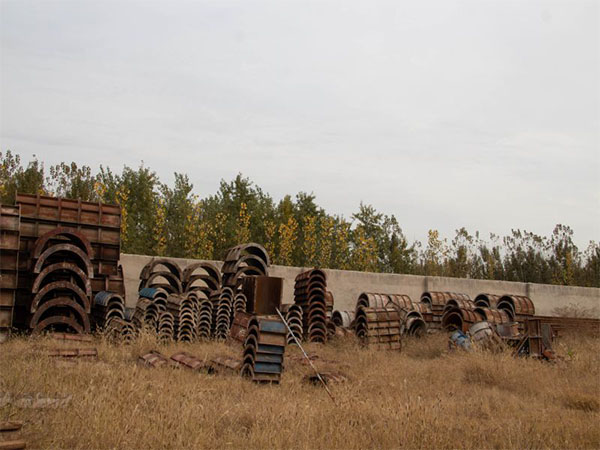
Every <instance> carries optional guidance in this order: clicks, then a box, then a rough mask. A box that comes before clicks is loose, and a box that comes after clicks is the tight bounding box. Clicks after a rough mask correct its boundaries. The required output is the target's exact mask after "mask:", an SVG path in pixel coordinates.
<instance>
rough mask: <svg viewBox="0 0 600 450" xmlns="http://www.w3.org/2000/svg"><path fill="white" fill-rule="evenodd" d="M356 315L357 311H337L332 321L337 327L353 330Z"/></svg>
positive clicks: (332, 316) (334, 312)
mask: <svg viewBox="0 0 600 450" xmlns="http://www.w3.org/2000/svg"><path fill="white" fill-rule="evenodd" d="M355 315H356V311H340V310H337V309H336V310H335V311H333V314H332V315H331V321H332V322H333V323H334V324H335V326H336V327H342V328H353V323H354V316H355Z"/></svg>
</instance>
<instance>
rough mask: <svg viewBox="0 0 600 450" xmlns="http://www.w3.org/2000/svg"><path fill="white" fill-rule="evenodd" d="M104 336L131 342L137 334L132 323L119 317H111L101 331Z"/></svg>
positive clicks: (112, 339) (115, 340)
mask: <svg viewBox="0 0 600 450" xmlns="http://www.w3.org/2000/svg"><path fill="white" fill-rule="evenodd" d="M103 334H104V336H105V337H106V338H107V339H108V340H110V341H114V342H124V343H129V342H131V341H132V340H133V339H134V338H135V337H136V335H137V330H136V328H135V326H134V325H133V323H132V322H131V321H129V320H126V319H121V318H120V317H111V318H110V319H109V320H108V322H106V325H105V326H104V331H103Z"/></svg>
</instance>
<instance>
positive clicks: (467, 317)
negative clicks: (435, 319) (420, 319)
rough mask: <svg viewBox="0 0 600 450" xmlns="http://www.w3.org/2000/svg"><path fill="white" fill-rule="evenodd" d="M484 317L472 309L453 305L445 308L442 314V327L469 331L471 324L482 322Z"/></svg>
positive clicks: (449, 329) (450, 329) (464, 331)
mask: <svg viewBox="0 0 600 450" xmlns="http://www.w3.org/2000/svg"><path fill="white" fill-rule="evenodd" d="M482 320H483V317H481V316H480V315H479V314H478V313H476V312H475V311H473V310H472V309H466V308H460V307H457V306H451V307H449V308H447V309H445V310H444V314H443V316H442V329H443V330H446V331H454V330H459V331H462V332H463V333H466V332H467V331H469V328H470V327H471V325H473V324H474V323H477V322H481V321H482Z"/></svg>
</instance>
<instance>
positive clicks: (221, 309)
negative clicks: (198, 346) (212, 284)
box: [210, 286, 235, 339]
mask: <svg viewBox="0 0 600 450" xmlns="http://www.w3.org/2000/svg"><path fill="white" fill-rule="evenodd" d="M234 297H235V294H234V292H233V289H232V288H230V287H227V286H225V287H223V288H221V289H219V290H218V291H214V292H213V293H212V294H211V298H210V301H211V303H212V333H211V335H212V337H213V338H215V339H226V338H227V336H228V335H229V329H230V328H231V324H232V320H231V317H232V315H233V314H234V309H233V301H234Z"/></svg>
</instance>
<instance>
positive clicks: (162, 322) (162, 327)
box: [157, 311, 175, 343]
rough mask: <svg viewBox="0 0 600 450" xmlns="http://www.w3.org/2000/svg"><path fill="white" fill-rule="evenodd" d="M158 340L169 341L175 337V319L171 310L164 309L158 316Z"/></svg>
mask: <svg viewBox="0 0 600 450" xmlns="http://www.w3.org/2000/svg"><path fill="white" fill-rule="evenodd" d="M157 334H158V340H159V341H161V342H163V343H167V342H170V341H172V340H173V339H174V338H175V319H174V318H173V314H171V313H170V312H169V311H162V312H161V313H160V315H159V316H158V326H157Z"/></svg>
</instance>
